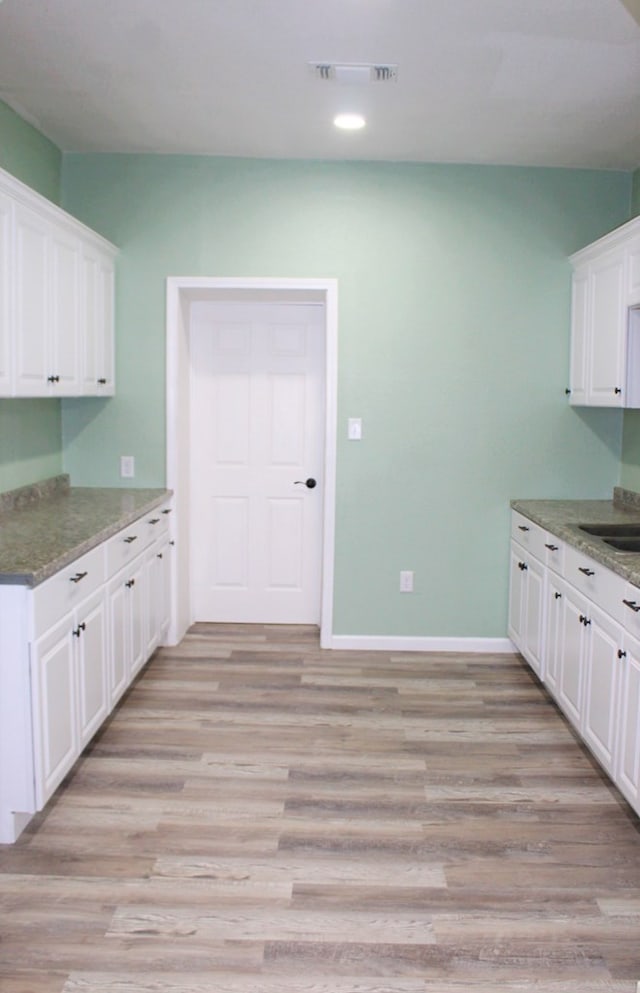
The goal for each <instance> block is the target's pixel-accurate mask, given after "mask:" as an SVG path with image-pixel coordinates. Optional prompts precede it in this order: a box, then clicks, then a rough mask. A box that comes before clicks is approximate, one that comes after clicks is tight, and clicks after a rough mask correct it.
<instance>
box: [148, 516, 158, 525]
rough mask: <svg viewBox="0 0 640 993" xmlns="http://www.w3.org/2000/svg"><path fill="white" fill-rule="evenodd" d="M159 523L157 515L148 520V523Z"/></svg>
mask: <svg viewBox="0 0 640 993" xmlns="http://www.w3.org/2000/svg"><path fill="white" fill-rule="evenodd" d="M159 523H160V518H159V517H152V518H151V520H150V521H149V524H159Z"/></svg>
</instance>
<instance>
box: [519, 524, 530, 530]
mask: <svg viewBox="0 0 640 993" xmlns="http://www.w3.org/2000/svg"><path fill="white" fill-rule="evenodd" d="M530 530H531V528H528V527H527V525H526V524H518V531H530Z"/></svg>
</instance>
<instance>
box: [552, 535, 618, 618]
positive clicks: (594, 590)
mask: <svg viewBox="0 0 640 993" xmlns="http://www.w3.org/2000/svg"><path fill="white" fill-rule="evenodd" d="M564 578H565V579H566V580H567V582H569V583H571V584H572V585H573V586H575V587H576V588H577V589H578V590H580V592H581V593H584V594H585V596H588V597H589V598H590V599H591V600H594V601H595V603H596V604H597V605H598V607H600V608H601V609H602V610H604V611H606V613H607V614H609V615H610V616H611V617H613V618H614V620H616V621H618V622H620V623H624V620H625V616H624V612H625V607H624V604H623V602H622V601H623V599H624V597H625V590H626V587H627V585H628V584H627V582H626V580H624V579H623V578H622V576H616V574H615V573H614V572H611V570H610V569H607V568H606V567H605V566H603V565H600V563H599V562H596V561H595V560H594V559H592V558H589V556H588V555H584V554H583V553H582V552H579V551H578V550H577V549H576V548H571V547H569V546H568V547H567V548H566V549H565V565H564Z"/></svg>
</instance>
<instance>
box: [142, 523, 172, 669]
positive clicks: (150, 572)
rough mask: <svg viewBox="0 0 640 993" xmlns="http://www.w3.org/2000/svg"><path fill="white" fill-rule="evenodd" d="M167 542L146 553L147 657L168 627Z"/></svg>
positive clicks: (168, 572) (169, 563) (168, 563)
mask: <svg viewBox="0 0 640 993" xmlns="http://www.w3.org/2000/svg"><path fill="white" fill-rule="evenodd" d="M169 552H170V547H169V542H168V541H165V542H160V543H156V544H155V545H153V546H152V547H151V548H150V549H149V552H148V553H147V582H148V589H149V625H148V646H147V657H148V656H149V655H151V653H152V652H153V651H155V649H156V648H157V647H158V645H159V644H160V643H161V640H162V638H163V636H164V635H165V633H166V630H167V628H168V626H169V579H170V565H171V560H170V557H169Z"/></svg>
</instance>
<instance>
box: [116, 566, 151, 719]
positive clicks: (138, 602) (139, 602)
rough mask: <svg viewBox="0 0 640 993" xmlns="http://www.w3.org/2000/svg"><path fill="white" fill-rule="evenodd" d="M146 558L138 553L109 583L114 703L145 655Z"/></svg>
mask: <svg viewBox="0 0 640 993" xmlns="http://www.w3.org/2000/svg"><path fill="white" fill-rule="evenodd" d="M146 579H147V577H146V573H145V562H144V556H143V555H142V554H140V555H137V556H136V557H135V558H134V559H133V560H132V562H131V563H130V565H128V566H127V567H126V568H125V569H123V570H122V571H121V572H119V573H118V574H117V575H116V576H115V577H114V578H113V579H112V580H111V581H110V582H109V586H108V600H109V632H110V643H111V651H110V672H111V702H112V703H115V702H116V701H117V700H118V699H119V697H120V696H121V695H122V693H123V692H124V690H125V689H126V687H127V686H128V685H129V683H130V682H131V680H132V679H133V677H134V676H135V674H136V673H137V672H138V671H139V670H140V668H141V667H142V666H143V664H144V663H145V661H146V659H147V658H148V655H147V654H146V649H147V624H148V608H147V601H148V594H147V585H146Z"/></svg>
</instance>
